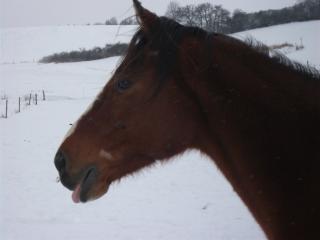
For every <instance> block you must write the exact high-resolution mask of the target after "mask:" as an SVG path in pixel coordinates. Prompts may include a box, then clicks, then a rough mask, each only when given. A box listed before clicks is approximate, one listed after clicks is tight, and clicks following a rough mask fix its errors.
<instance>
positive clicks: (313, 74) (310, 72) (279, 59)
mask: <svg viewBox="0 0 320 240" xmlns="http://www.w3.org/2000/svg"><path fill="white" fill-rule="evenodd" d="M244 43H245V44H247V45H248V46H249V47H250V48H252V49H253V50H255V51H256V52H258V53H260V54H262V55H264V56H265V57H266V58H269V59H270V60H271V61H272V62H274V63H276V64H280V65H282V66H286V67H288V68H289V69H290V70H292V71H294V72H296V73H298V74H301V75H303V76H304V77H305V78H306V79H315V80H320V72H319V70H318V69H316V68H315V67H313V66H309V65H304V64H302V63H299V62H297V61H294V60H291V59H289V58H288V57H287V56H286V55H284V54H283V53H281V52H280V51H278V50H275V49H272V48H270V47H269V46H267V45H265V44H264V43H262V42H260V41H258V40H256V39H254V38H252V37H247V38H246V39H245V40H244Z"/></svg>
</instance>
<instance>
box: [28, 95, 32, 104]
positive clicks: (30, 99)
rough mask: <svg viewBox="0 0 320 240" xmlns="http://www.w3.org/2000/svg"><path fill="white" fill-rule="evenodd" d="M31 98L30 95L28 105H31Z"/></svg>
mask: <svg viewBox="0 0 320 240" xmlns="http://www.w3.org/2000/svg"><path fill="white" fill-rule="evenodd" d="M31 98H32V94H31V93H30V96H29V103H28V105H31Z"/></svg>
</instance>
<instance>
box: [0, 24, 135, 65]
mask: <svg viewBox="0 0 320 240" xmlns="http://www.w3.org/2000/svg"><path fill="white" fill-rule="evenodd" d="M136 29H137V26H124V25H121V26H106V25H94V26H81V25H71V26H50V27H29V28H3V29H0V42H1V45H2V47H1V50H2V53H1V59H0V60H1V61H0V62H2V63H3V62H5V63H12V62H15V63H17V62H18V63H19V62H36V61H38V60H39V59H41V58H42V57H44V56H47V55H50V54H53V53H58V52H63V51H72V50H79V49H83V48H84V49H91V48H93V47H104V46H105V45H106V44H112V43H117V42H120V43H123V42H128V41H130V39H131V37H132V34H133V33H134V32H135V31H136Z"/></svg>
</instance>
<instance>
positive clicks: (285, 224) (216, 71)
mask: <svg viewBox="0 0 320 240" xmlns="http://www.w3.org/2000/svg"><path fill="white" fill-rule="evenodd" d="M133 2H134V7H135V9H136V13H137V17H138V20H139V23H140V29H139V30H138V31H137V33H136V34H135V35H134V37H133V39H132V41H131V43H130V45H129V48H128V52H127V54H126V56H125V57H124V59H123V61H122V63H121V64H120V65H119V67H118V69H117V70H116V72H115V73H114V75H113V77H112V78H111V80H110V81H109V82H108V83H107V85H106V86H105V87H104V89H103V91H102V92H101V93H100V95H99V96H98V97H97V99H96V100H95V101H94V103H93V105H92V106H91V108H90V109H89V110H88V111H87V112H86V113H85V114H84V115H83V116H82V117H81V118H80V119H79V120H78V122H77V123H76V124H74V126H73V128H72V129H71V130H70V132H69V133H68V134H67V137H66V139H65V140H64V141H63V143H62V145H61V147H60V149H59V151H58V153H57V155H56V158H55V165H56V167H57V169H58V171H59V174H60V178H61V182H62V184H63V185H64V186H66V187H67V188H69V189H70V190H73V191H74V192H73V200H74V201H75V202H79V201H81V202H86V201H88V200H93V199H96V198H98V197H101V196H102V195H103V194H104V193H106V191H107V189H108V186H109V185H110V184H111V183H112V182H113V181H115V180H117V179H120V178H122V177H123V176H125V175H127V174H131V173H133V172H135V171H137V170H139V169H141V168H143V167H145V166H149V165H151V164H153V163H154V162H155V160H167V159H169V158H171V157H172V156H174V155H176V154H179V153H182V152H183V151H185V150H186V149H199V150H200V151H201V152H203V153H205V154H207V155H208V156H210V157H211V159H212V160H213V161H214V162H215V163H216V165H217V166H218V167H219V169H220V170H221V171H222V173H223V174H224V176H225V177H226V178H227V180H228V181H229V182H230V183H231V184H232V186H233V187H234V189H235V191H236V192H237V193H238V194H239V196H240V197H241V199H242V200H243V202H244V203H245V204H246V205H247V206H248V208H249V209H250V211H251V213H252V214H253V216H254V217H255V219H256V220H257V222H258V223H259V224H260V226H261V227H262V229H263V230H264V232H265V233H266V235H267V237H268V238H269V239H276V240H284V239H285V240H286V239H290V240H293V239H299V240H305V239H320V172H319V171H320V77H319V73H318V72H317V70H315V69H312V68H308V67H304V66H302V65H300V64H298V63H295V62H291V61H290V60H288V59H287V58H285V57H283V56H281V55H279V54H275V53H271V52H270V51H269V50H268V49H266V48H264V47H262V46H260V45H258V44H255V43H244V42H242V41H239V40H236V39H234V38H232V37H228V36H224V35H220V34H215V33H208V32H205V31H203V30H201V29H199V28H194V27H185V26H182V25H180V24H178V23H176V22H175V21H173V20H170V19H167V18H165V17H158V16H156V15H155V14H154V13H152V12H150V11H148V10H146V9H144V8H143V7H142V6H141V4H140V3H139V2H138V1H137V0H134V1H133Z"/></svg>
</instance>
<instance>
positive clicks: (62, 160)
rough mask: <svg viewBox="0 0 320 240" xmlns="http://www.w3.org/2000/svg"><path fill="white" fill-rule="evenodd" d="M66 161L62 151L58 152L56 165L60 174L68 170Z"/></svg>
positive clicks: (55, 159)
mask: <svg viewBox="0 0 320 240" xmlns="http://www.w3.org/2000/svg"><path fill="white" fill-rule="evenodd" d="M66 160H67V159H66V156H65V155H64V154H63V153H62V152H61V151H58V152H57V154H56V156H55V158H54V164H55V166H56V168H57V169H58V171H59V172H62V171H63V170H64V169H65V168H66Z"/></svg>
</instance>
